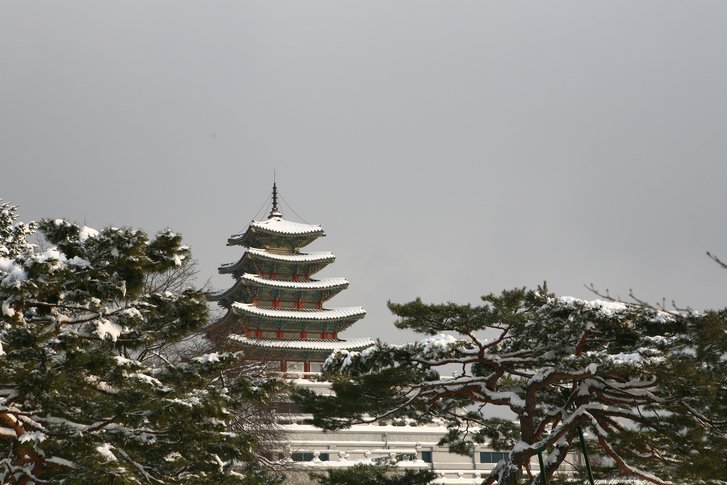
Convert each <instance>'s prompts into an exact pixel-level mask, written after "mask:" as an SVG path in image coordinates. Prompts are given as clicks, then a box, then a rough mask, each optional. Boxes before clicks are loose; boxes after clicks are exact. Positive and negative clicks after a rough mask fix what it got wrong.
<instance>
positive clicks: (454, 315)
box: [296, 287, 727, 485]
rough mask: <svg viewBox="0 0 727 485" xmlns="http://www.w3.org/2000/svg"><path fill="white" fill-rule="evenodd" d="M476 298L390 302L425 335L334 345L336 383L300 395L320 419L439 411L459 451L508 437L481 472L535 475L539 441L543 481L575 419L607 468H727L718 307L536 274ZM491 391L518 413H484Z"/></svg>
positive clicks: (701, 473)
mask: <svg viewBox="0 0 727 485" xmlns="http://www.w3.org/2000/svg"><path fill="white" fill-rule="evenodd" d="M483 302H484V304H483V305H479V306H471V305H456V304H453V303H448V304H438V305H430V304H425V303H423V302H422V301H421V300H418V299H417V300H416V301H413V302H410V303H406V304H394V303H390V304H389V307H390V309H391V310H392V311H393V312H394V313H395V314H396V315H397V316H398V317H399V318H398V321H397V322H396V325H397V326H398V327H399V328H408V329H412V330H415V331H417V332H420V333H423V334H428V335H430V336H431V337H429V338H425V339H423V340H421V341H419V342H416V343H412V344H408V345H403V346H394V345H387V344H383V343H380V342H379V343H378V344H377V345H376V346H375V347H374V348H371V349H367V350H364V351H362V352H346V351H340V352H338V353H336V354H334V355H332V356H331V358H329V360H328V362H327V364H326V367H325V372H326V375H325V377H326V378H327V379H329V380H331V381H332V383H333V384H332V385H333V390H335V392H336V395H335V396H317V395H314V394H313V393H310V392H307V391H305V390H298V391H296V399H297V400H298V401H299V402H300V403H301V404H302V405H303V407H304V409H306V410H307V411H309V412H312V413H314V418H313V423H314V424H316V425H318V426H321V427H323V428H325V429H338V428H343V427H347V426H350V425H351V424H353V423H361V422H374V421H377V420H386V419H393V418H400V417H408V418H410V419H413V420H416V421H418V422H420V423H423V422H429V421H432V420H435V419H436V420H440V421H442V422H444V423H446V425H447V426H448V428H449V433H448V434H447V435H446V436H445V437H444V438H443V439H442V441H441V442H440V444H441V445H446V446H449V447H450V450H452V451H454V452H460V453H470V452H471V451H472V448H473V446H474V445H476V444H488V446H492V447H493V448H494V449H498V450H509V451H510V453H509V456H508V458H507V460H505V461H502V462H500V463H499V464H498V465H496V467H495V468H494V470H493V471H492V473H491V474H490V476H489V477H488V478H487V479H486V480H485V481H484V482H483V483H485V484H492V483H498V484H500V485H514V484H517V483H521V481H522V480H523V479H524V478H525V477H527V480H528V481H530V482H532V483H533V484H536V483H540V481H539V480H540V477H539V476H538V474H537V473H536V472H535V471H532V470H530V461H531V459H533V458H534V457H535V456H536V454H537V452H538V450H542V451H543V454H544V458H545V463H546V470H545V473H546V474H547V475H548V478H549V481H552V480H553V474H554V473H555V471H556V470H557V469H558V468H559V466H560V465H561V464H562V463H563V461H564V460H565V459H566V456H567V453H568V452H578V427H579V426H581V427H582V428H583V429H584V430H585V432H586V436H587V441H588V446H589V448H590V449H591V450H590V451H591V454H592V455H595V459H596V460H598V461H599V462H600V463H601V464H602V465H603V466H604V467H605V469H604V471H603V473H604V474H605V475H607V476H608V477H609V478H614V477H617V476H624V477H637V478H639V479H642V480H645V481H648V482H652V483H667V482H668V480H670V479H673V480H675V481H676V482H677V483H690V482H693V481H698V480H725V479H727V476H725V473H726V472H725V467H724V463H726V462H727V453H726V452H725V443H724V440H725V436H726V434H725V432H726V431H727V420H726V419H725V418H727V413H725V411H726V410H727V409H726V407H727V396H726V395H725V393H726V392H727V391H726V386H725V375H727V374H725V370H727V369H725V365H726V364H727V346H726V340H727V325H726V324H725V322H726V319H725V316H726V315H725V312H707V313H705V314H696V313H693V312H687V313H684V314H677V313H670V312H665V311H662V310H659V309H655V308H653V307H650V306H648V305H643V304H626V303H622V302H613V301H602V300H595V301H584V300H578V299H575V298H569V297H559V298H558V297H555V296H554V295H552V294H549V293H548V291H547V288H545V287H541V288H538V289H537V290H535V291H529V290H525V289H515V290H509V291H504V292H503V293H502V294H500V295H492V294H491V295H487V296H485V297H483ZM453 370H454V372H455V375H454V377H452V378H448V377H442V375H440V374H442V373H446V374H452V372H453ZM494 405H497V406H506V407H508V408H509V409H510V411H511V412H512V413H513V414H514V418H515V419H514V420H512V421H511V420H505V419H501V418H493V417H489V416H491V413H490V412H489V410H490V409H491V407H492V406H494Z"/></svg>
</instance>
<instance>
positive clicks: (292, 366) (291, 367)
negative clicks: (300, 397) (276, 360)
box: [287, 361, 305, 372]
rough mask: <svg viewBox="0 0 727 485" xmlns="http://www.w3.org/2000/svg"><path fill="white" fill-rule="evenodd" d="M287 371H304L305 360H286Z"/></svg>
mask: <svg viewBox="0 0 727 485" xmlns="http://www.w3.org/2000/svg"><path fill="white" fill-rule="evenodd" d="M287 371H288V372H305V362H298V361H292V362H291V361H288V369H287Z"/></svg>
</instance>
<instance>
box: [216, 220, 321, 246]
mask: <svg viewBox="0 0 727 485" xmlns="http://www.w3.org/2000/svg"><path fill="white" fill-rule="evenodd" d="M250 229H262V230H263V231H268V232H273V233H277V234H290V235H303V234H316V233H320V234H323V228H322V227H321V226H318V225H313V224H303V223H301V222H293V221H289V220H286V219H283V218H282V217H281V216H273V217H271V218H269V219H265V220H264V221H252V222H251V223H250V228H248V230H247V231H245V232H243V233H240V234H233V235H232V236H231V237H230V240H231V241H236V240H239V239H242V238H244V237H245V234H247V233H248V231H249V230H250Z"/></svg>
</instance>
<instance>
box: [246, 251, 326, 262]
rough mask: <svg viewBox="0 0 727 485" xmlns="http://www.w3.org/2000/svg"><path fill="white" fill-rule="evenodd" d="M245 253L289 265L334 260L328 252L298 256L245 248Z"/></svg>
mask: <svg viewBox="0 0 727 485" xmlns="http://www.w3.org/2000/svg"><path fill="white" fill-rule="evenodd" d="M247 252H248V253H250V255H253V256H261V257H263V258H267V259H276V260H278V261H288V262H291V263H302V262H306V263H307V262H310V261H325V260H328V259H336V257H335V256H334V255H333V253H332V252H330V251H319V252H315V253H308V254H305V253H300V254H279V253H273V252H271V251H267V250H265V249H257V248H247Z"/></svg>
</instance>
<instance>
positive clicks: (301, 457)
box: [290, 452, 328, 461]
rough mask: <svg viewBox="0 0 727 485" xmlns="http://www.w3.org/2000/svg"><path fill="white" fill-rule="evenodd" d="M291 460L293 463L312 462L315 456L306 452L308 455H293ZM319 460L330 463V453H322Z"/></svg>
mask: <svg viewBox="0 0 727 485" xmlns="http://www.w3.org/2000/svg"><path fill="white" fill-rule="evenodd" d="M290 458H291V459H292V460H293V461H312V460H313V458H314V456H313V453H312V452H306V453H293V454H292V455H290ZM318 459H319V460H321V461H328V453H321V454H320V455H318Z"/></svg>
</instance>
